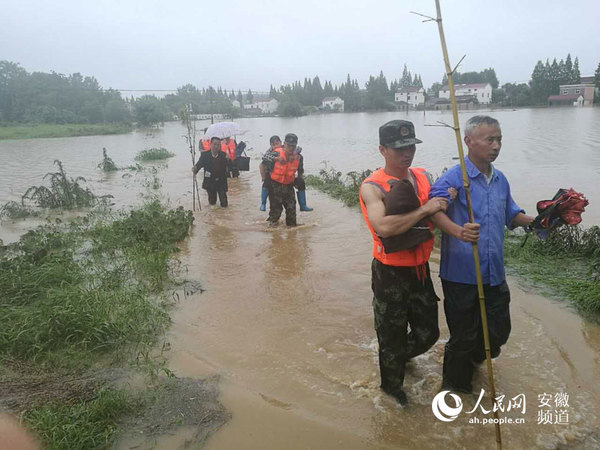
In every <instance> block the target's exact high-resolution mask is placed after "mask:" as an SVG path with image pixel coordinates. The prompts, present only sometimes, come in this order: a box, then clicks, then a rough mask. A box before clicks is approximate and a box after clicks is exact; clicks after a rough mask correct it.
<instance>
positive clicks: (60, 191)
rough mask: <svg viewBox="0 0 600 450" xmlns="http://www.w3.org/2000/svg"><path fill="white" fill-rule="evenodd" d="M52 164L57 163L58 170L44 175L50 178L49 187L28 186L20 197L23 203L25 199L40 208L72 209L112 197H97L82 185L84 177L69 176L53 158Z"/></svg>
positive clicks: (60, 163) (91, 204)
mask: <svg viewBox="0 0 600 450" xmlns="http://www.w3.org/2000/svg"><path fill="white" fill-rule="evenodd" d="M54 164H56V165H58V172H51V173H48V174H46V175H45V176H44V179H46V178H49V179H50V187H46V186H32V187H30V188H29V189H27V191H25V194H23V197H22V198H21V202H22V203H23V205H25V201H26V200H29V201H31V202H33V203H34V204H35V205H36V206H38V207H40V208H51V209H73V208H81V207H88V206H93V205H94V204H96V203H98V202H102V201H105V200H107V199H108V198H112V196H111V195H106V196H100V197H97V196H96V195H94V193H93V192H92V191H91V190H90V189H89V188H87V187H84V186H83V185H82V183H85V178H83V177H77V178H75V179H73V178H69V177H67V174H66V173H65V170H64V169H63V165H62V162H60V161H59V160H55V161H54Z"/></svg>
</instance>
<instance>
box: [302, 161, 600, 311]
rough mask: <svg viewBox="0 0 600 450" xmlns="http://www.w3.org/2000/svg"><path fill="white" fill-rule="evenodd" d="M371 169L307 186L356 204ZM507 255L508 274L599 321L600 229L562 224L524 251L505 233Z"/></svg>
mask: <svg viewBox="0 0 600 450" xmlns="http://www.w3.org/2000/svg"><path fill="white" fill-rule="evenodd" d="M369 174H370V171H363V172H362V173H358V172H350V173H348V174H347V175H346V176H345V177H344V176H343V175H342V173H341V172H337V171H336V170H335V169H333V168H329V169H323V170H321V172H320V174H319V175H318V176H315V175H307V176H306V184H307V185H309V186H311V187H314V188H315V189H319V190H321V191H323V192H325V193H328V194H329V195H331V196H332V197H334V198H336V199H339V200H341V201H342V202H344V204H346V205H347V206H356V205H358V190H359V188H360V184H361V183H362V181H363V180H364V179H365V178H366V177H367V176H368V175H369ZM506 235H507V238H506V239H505V241H504V255H505V261H506V265H507V267H508V268H509V270H510V271H511V272H512V273H513V274H515V275H518V276H520V277H522V278H523V279H524V280H526V281H527V282H529V283H533V284H534V285H535V286H536V288H537V289H542V290H546V291H547V292H545V293H546V294H548V295H551V296H552V297H562V298H565V299H568V300H569V301H570V302H571V303H572V304H573V305H574V306H575V307H576V308H577V309H578V310H579V311H580V312H582V313H583V314H585V315H588V316H590V317H592V318H594V319H598V318H600V228H599V227H597V226H594V227H591V228H590V229H588V230H583V229H582V228H581V227H579V226H576V227H566V226H563V227H561V228H558V229H556V230H554V231H553V232H552V233H551V234H550V236H549V237H548V238H547V239H546V240H540V239H538V238H537V237H535V236H531V237H530V238H529V239H528V240H527V243H526V244H525V246H524V247H521V244H522V242H523V239H524V237H523V235H522V233H518V232H510V231H507V234H506Z"/></svg>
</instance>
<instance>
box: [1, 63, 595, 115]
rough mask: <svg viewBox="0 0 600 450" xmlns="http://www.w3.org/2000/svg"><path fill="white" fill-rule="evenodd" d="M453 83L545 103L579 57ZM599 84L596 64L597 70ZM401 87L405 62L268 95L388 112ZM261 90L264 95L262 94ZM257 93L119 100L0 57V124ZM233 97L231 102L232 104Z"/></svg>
mask: <svg viewBox="0 0 600 450" xmlns="http://www.w3.org/2000/svg"><path fill="white" fill-rule="evenodd" d="M453 79H454V83H455V84H467V83H490V84H491V86H492V88H493V93H492V101H493V102H494V103H497V104H501V105H503V106H531V105H543V104H546V101H547V98H548V96H549V95H552V94H558V90H559V85H561V84H575V83H579V82H580V79H581V74H580V72H579V60H578V58H577V57H576V58H575V61H574V62H572V60H571V55H570V54H569V55H567V57H566V59H565V60H562V59H561V60H560V62H557V61H556V58H554V60H553V61H552V63H550V62H549V60H546V62H545V64H544V63H542V61H538V62H537V64H536V65H535V67H534V69H533V73H532V75H531V80H530V81H529V83H520V84H515V83H506V84H504V85H503V86H502V87H501V88H500V87H499V81H498V78H497V76H496V72H495V70H494V69H493V68H491V67H490V68H487V69H484V70H483V71H480V72H465V73H460V72H456V73H455V74H454V76H453ZM447 83H448V80H447V78H446V75H445V74H444V76H443V77H442V79H441V82H435V83H433V84H432V86H431V87H430V88H429V89H427V92H426V96H427V97H437V96H438V94H439V90H440V89H441V88H442V86H444V85H447ZM595 83H596V86H597V87H599V88H600V63H599V64H598V68H597V70H596V73H595ZM405 87H423V82H422V80H421V76H420V75H418V74H415V75H414V76H413V75H412V74H411V72H410V71H409V70H408V68H407V67H406V64H405V65H404V68H403V72H402V76H401V77H400V78H398V79H394V80H392V81H391V82H390V83H388V81H387V79H386V77H385V75H384V74H383V71H380V72H379V75H377V76H374V75H371V76H369V79H368V81H367V82H366V83H365V84H364V87H362V88H361V86H360V85H359V83H358V81H357V80H356V79H353V78H352V77H351V76H350V74H348V76H347V78H346V81H345V82H343V83H341V84H340V85H333V83H332V82H331V81H325V82H324V83H323V84H322V83H321V80H320V78H319V76H315V77H314V78H305V79H304V80H303V81H302V82H301V81H295V82H294V83H291V84H286V85H282V86H280V87H279V88H278V89H275V88H274V87H273V85H271V87H270V90H269V94H268V95H269V97H271V98H275V99H277V100H278V101H279V109H278V111H277V112H278V113H279V114H280V115H283V116H299V115H302V114H306V113H307V112H311V111H313V110H316V109H317V108H318V107H320V106H321V104H322V102H323V99H324V98H326V97H340V98H341V99H342V100H344V109H345V110H346V111H373V110H390V111H391V110H394V109H396V107H397V106H396V104H395V102H394V94H395V93H396V92H397V91H399V90H400V89H402V88H405ZM263 95H266V93H265V94H263ZM256 99H257V96H256V95H255V93H253V92H252V90H248V91H247V92H246V93H242V92H241V90H238V91H237V93H236V92H234V91H233V90H231V91H227V90H223V89H222V88H220V87H218V88H216V89H215V88H214V87H212V86H209V87H208V88H202V89H199V88H197V87H196V86H194V85H192V84H186V85H184V86H181V87H180V88H178V89H177V91H176V92H175V93H173V94H168V95H166V96H165V97H163V98H160V99H159V98H157V97H156V96H154V95H146V96H143V97H140V98H137V99H134V98H133V97H131V98H129V99H127V98H125V99H124V98H122V97H121V94H120V92H119V91H117V90H113V89H102V87H101V86H100V85H99V84H98V81H97V80H96V79H95V78H94V77H88V76H85V77H84V76H82V75H81V74H80V73H73V74H71V75H62V74H58V73H56V72H51V73H43V72H32V73H28V72H27V71H26V70H25V69H23V68H22V67H20V66H19V64H17V63H13V62H9V61H0V122H2V123H7V122H8V123H58V124H60V123H123V122H126V123H130V122H137V123H138V124H139V125H152V124H155V123H160V122H164V121H166V120H170V119H172V118H174V117H175V116H177V115H179V116H180V115H181V111H182V110H183V109H184V108H185V109H186V110H188V109H189V110H191V112H192V113H194V114H208V113H220V114H227V115H229V116H231V117H234V118H235V117H238V116H239V115H240V114H241V109H242V108H243V106H244V105H245V104H250V103H253V102H254V101H255V100H256ZM234 102H237V104H234Z"/></svg>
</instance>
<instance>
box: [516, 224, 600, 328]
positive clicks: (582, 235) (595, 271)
mask: <svg viewBox="0 0 600 450" xmlns="http://www.w3.org/2000/svg"><path fill="white" fill-rule="evenodd" d="M523 239H524V238H523V236H522V235H517V234H515V233H514V232H509V233H508V234H507V239H506V240H505V244H504V255H505V259H506V264H507V266H508V267H509V268H510V269H511V271H512V272H514V273H515V274H518V275H519V276H521V277H524V278H525V279H526V280H529V281H531V282H533V283H534V284H536V285H538V286H540V287H541V288H542V289H543V288H544V287H547V288H549V291H550V292H551V295H553V296H556V295H559V296H561V297H565V298H566V299H568V300H570V301H571V302H572V303H573V305H574V306H575V307H576V308H577V309H578V310H579V311H581V312H582V313H584V314H586V315H590V316H592V317H593V318H595V319H598V318H600V228H599V227H597V226H593V227H591V228H589V229H586V230H584V229H582V228H581V227H579V226H575V227H570V226H563V227H561V228H558V229H555V230H554V231H553V232H552V233H550V235H549V236H548V238H547V239H545V240H541V239H537V238H534V237H531V238H529V239H528V240H527V242H526V243H525V245H524V246H522V244H523Z"/></svg>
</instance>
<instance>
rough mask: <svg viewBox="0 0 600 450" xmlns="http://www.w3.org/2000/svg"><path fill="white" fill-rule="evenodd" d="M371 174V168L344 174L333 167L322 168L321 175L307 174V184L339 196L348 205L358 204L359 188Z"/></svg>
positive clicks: (334, 196) (336, 196)
mask: <svg viewBox="0 0 600 450" xmlns="http://www.w3.org/2000/svg"><path fill="white" fill-rule="evenodd" d="M369 175H371V171H370V170H363V171H362V172H354V171H353V172H348V173H347V174H346V176H345V177H344V176H342V172H338V171H337V170H335V169H334V168H333V167H331V168H327V166H326V167H325V168H324V169H321V171H320V172H319V175H318V176H316V175H307V176H306V177H305V178H306V184H308V185H309V186H312V187H314V188H316V189H319V190H320V191H323V192H325V193H327V194H329V195H331V196H332V197H333V198H337V199H339V200H341V201H343V202H344V204H346V206H355V205H358V190H359V189H360V185H361V184H362V182H363V181H364V180H365V178H367V177H368V176H369Z"/></svg>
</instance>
